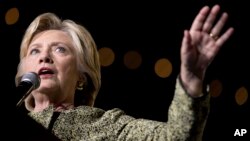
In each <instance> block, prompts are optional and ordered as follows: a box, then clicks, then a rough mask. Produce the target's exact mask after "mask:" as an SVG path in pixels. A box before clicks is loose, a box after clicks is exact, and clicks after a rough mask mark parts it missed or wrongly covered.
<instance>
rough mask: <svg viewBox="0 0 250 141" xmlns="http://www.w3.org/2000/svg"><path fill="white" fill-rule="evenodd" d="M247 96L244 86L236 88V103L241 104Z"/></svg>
mask: <svg viewBox="0 0 250 141" xmlns="http://www.w3.org/2000/svg"><path fill="white" fill-rule="evenodd" d="M247 98H248V93H247V89H246V88H245V87H241V88H239V89H238V90H237V92H236V94H235V100H236V103H237V104H238V105H243V104H244V103H245V102H246V101H247Z"/></svg>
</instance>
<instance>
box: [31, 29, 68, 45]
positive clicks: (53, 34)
mask: <svg viewBox="0 0 250 141" xmlns="http://www.w3.org/2000/svg"><path fill="white" fill-rule="evenodd" d="M53 42H59V43H63V44H66V45H68V46H73V40H72V38H71V37H70V36H69V35H68V34H67V33H66V32H64V31H61V30H45V31H42V32H40V33H38V34H36V35H35V36H34V38H33V39H32V40H31V43H30V45H33V44H42V43H53Z"/></svg>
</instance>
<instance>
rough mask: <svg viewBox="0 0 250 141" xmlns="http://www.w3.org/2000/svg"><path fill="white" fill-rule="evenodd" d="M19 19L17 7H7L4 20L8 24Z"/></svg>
mask: <svg viewBox="0 0 250 141" xmlns="http://www.w3.org/2000/svg"><path fill="white" fill-rule="evenodd" d="M18 19H19V11H18V9H17V8H11V9H9V10H8V11H7V12H6V14H5V22H6V24H8V25H12V24H15V23H16V22H17V21H18Z"/></svg>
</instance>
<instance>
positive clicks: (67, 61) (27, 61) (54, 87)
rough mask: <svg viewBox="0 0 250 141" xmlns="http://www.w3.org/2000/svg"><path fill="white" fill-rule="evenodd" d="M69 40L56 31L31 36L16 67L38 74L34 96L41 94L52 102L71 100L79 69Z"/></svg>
mask: <svg viewBox="0 0 250 141" xmlns="http://www.w3.org/2000/svg"><path fill="white" fill-rule="evenodd" d="M72 42H73V40H72V39H71V38H70V36H69V35H67V34H66V33H65V32H63V31H59V30H47V31H43V32H41V33H39V34H37V35H35V36H34V38H33V40H32V41H31V43H30V45H29V47H28V52H27V54H26V56H25V58H24V59H23V61H22V65H21V68H20V69H22V71H23V72H36V73H37V74H38V75H39V76H40V78H41V83H40V87H39V88H38V89H36V90H35V91H33V92H32V94H33V96H34V98H35V99H36V98H39V94H38V93H42V94H45V95H46V96H48V97H50V99H51V100H54V101H56V102H66V101H68V102H72V101H73V95H74V93H75V88H76V83H77V81H78V80H79V71H78V69H77V63H76V56H75V49H74V47H73V43H72ZM40 96H41V95H40Z"/></svg>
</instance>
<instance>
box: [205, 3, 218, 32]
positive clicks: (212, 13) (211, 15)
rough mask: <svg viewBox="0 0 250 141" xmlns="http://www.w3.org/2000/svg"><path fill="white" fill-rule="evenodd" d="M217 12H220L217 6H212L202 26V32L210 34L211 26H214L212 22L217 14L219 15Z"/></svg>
mask: <svg viewBox="0 0 250 141" xmlns="http://www.w3.org/2000/svg"><path fill="white" fill-rule="evenodd" d="M219 11H220V6H219V5H215V6H213V8H212V9H211V11H210V13H209V15H208V17H207V19H206V21H205V23H204V25H203V29H202V30H203V31H204V32H208V33H209V32H210V30H211V28H212V26H213V25H214V21H215V19H216V16H217V14H218V13H219Z"/></svg>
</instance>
